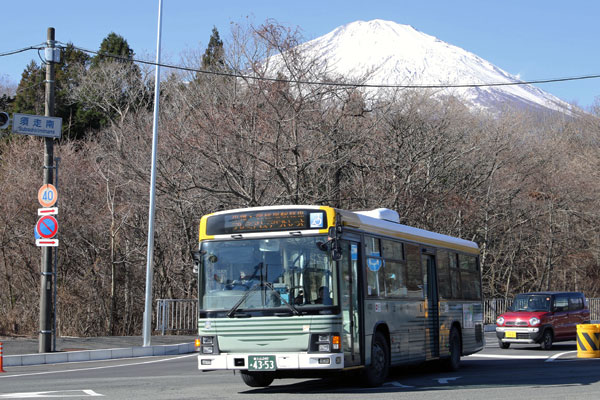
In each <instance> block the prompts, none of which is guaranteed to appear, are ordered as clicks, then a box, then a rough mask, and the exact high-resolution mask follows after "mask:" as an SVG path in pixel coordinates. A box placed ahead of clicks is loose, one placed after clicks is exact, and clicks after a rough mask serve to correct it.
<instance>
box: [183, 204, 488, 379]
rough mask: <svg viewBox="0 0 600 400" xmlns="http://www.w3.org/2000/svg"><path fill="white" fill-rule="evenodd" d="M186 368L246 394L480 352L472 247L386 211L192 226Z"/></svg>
mask: <svg viewBox="0 0 600 400" xmlns="http://www.w3.org/2000/svg"><path fill="white" fill-rule="evenodd" d="M193 256H194V269H195V271H196V272H197V276H198V299H199V300H198V301H199V307H198V310H199V312H198V339H197V340H196V350H197V352H198V369H199V370H202V371H212V370H233V371H238V372H239V373H240V375H241V377H242V379H243V381H244V382H245V383H246V384H247V385H248V386H251V387H266V386H269V385H270V384H271V383H272V382H273V380H274V379H277V378H288V377H323V376H325V375H326V374H328V373H332V372H340V371H352V370H357V371H358V372H359V373H360V375H361V376H362V378H363V379H364V384H365V385H366V386H370V387H374V386H379V385H381V384H382V383H384V382H385V380H386V378H387V376H388V372H389V368H390V367H393V366H399V365H407V364H413V363H421V362H425V361H429V360H438V361H439V362H440V363H442V364H443V365H444V367H445V368H447V369H448V370H456V369H457V368H458V367H459V364H460V358H461V356H464V355H468V354H472V353H475V352H477V351H480V350H481V349H482V348H483V347H484V323H483V303H482V293H481V274H480V267H479V248H478V245H477V244H476V243H474V242H472V241H468V240H463V239H459V238H455V237H451V236H447V235H443V234H439V233H434V232H430V231H426V230H423V229H418V228H414V227H409V226H406V225H402V224H400V219H399V216H398V213H397V212H395V211H393V210H389V209H376V210H370V211H347V210H341V209H336V208H332V207H327V206H269V207H256V208H245V209H235V210H229V211H220V212H216V213H213V214H209V215H205V216H203V217H202V218H201V220H200V228H199V248H198V250H197V251H194V252H193Z"/></svg>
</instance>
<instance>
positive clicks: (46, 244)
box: [35, 239, 58, 247]
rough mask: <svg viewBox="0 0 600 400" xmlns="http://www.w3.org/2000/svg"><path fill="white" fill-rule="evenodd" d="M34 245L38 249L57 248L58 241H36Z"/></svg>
mask: <svg viewBox="0 0 600 400" xmlns="http://www.w3.org/2000/svg"><path fill="white" fill-rule="evenodd" d="M35 245H36V246H38V247H58V239H37V240H36V241H35Z"/></svg>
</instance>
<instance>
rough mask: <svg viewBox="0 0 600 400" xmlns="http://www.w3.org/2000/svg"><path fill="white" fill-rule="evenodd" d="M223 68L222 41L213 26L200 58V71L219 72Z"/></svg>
mask: <svg viewBox="0 0 600 400" xmlns="http://www.w3.org/2000/svg"><path fill="white" fill-rule="evenodd" d="M224 68H225V60H224V50H223V41H222V40H221V38H220V37H219V31H218V30H217V28H216V27H214V26H213V29H212V34H211V35H210V40H209V41H208V47H207V48H206V51H205V52H204V55H203V56H202V69H205V70H209V71H220V70H223V69H224Z"/></svg>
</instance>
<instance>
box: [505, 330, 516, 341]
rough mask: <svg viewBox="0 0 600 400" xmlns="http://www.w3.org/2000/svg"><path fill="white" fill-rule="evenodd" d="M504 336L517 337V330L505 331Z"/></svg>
mask: <svg viewBox="0 0 600 400" xmlns="http://www.w3.org/2000/svg"><path fill="white" fill-rule="evenodd" d="M504 337H505V338H508V339H516V338H517V332H515V331H506V332H504Z"/></svg>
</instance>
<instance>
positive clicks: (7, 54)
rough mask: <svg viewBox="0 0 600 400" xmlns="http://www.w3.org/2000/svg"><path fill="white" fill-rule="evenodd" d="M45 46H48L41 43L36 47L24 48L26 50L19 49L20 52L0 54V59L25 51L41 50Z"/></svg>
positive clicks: (13, 51) (12, 51)
mask: <svg viewBox="0 0 600 400" xmlns="http://www.w3.org/2000/svg"><path fill="white" fill-rule="evenodd" d="M45 46H46V45H45V43H41V44H38V45H35V46H29V47H24V48H22V49H19V50H11V51H6V52H4V53H0V57H4V56H12V55H13V54H18V53H23V52H24V51H28V50H41V49H43V48H44V47H45Z"/></svg>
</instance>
